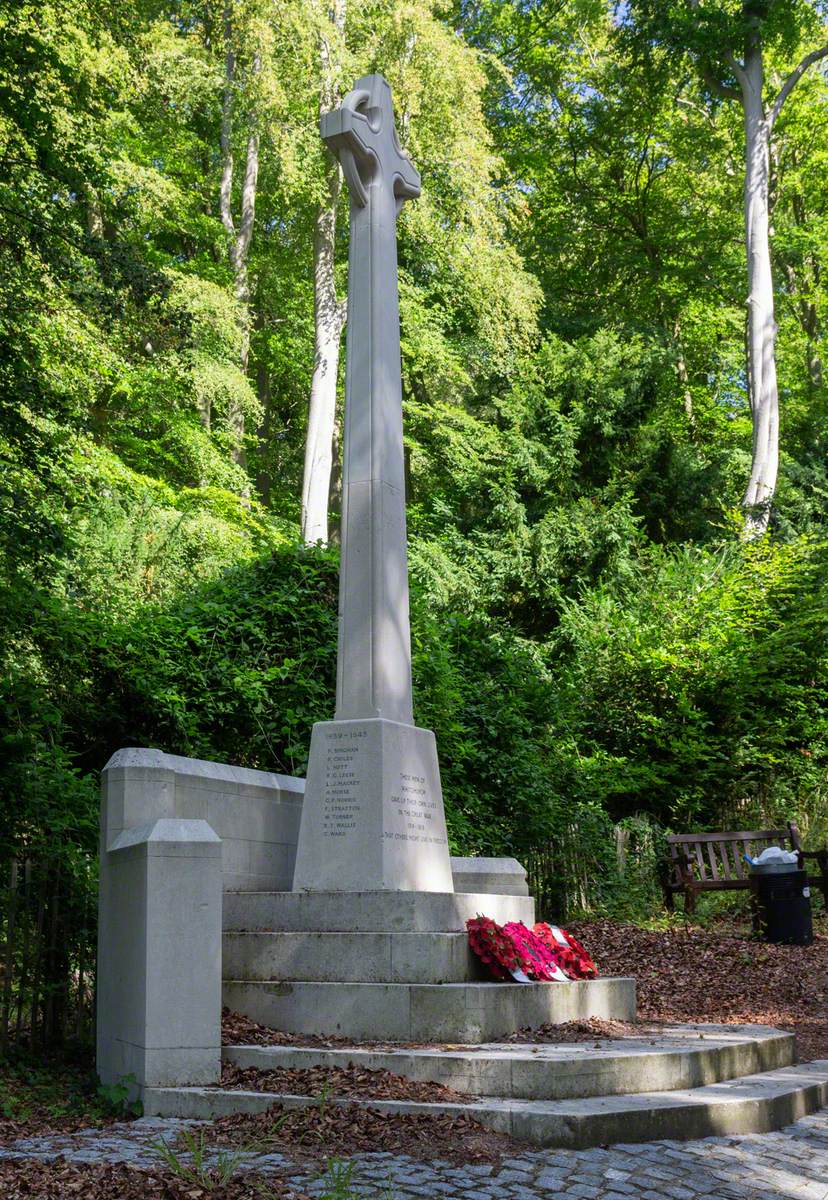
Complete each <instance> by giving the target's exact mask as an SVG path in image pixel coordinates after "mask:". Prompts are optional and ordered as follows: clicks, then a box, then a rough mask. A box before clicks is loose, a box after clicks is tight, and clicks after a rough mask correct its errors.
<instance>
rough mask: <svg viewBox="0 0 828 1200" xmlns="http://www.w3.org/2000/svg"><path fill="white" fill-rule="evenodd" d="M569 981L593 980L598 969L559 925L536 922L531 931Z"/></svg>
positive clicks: (574, 939)
mask: <svg viewBox="0 0 828 1200" xmlns="http://www.w3.org/2000/svg"><path fill="white" fill-rule="evenodd" d="M532 932H533V933H534V935H535V937H536V938H538V940H539V941H541V942H543V944H544V946H545V947H546V948H547V950H548V951H549V953H550V954H551V955H552V957H553V959H554V961H555V962H556V963H557V964H558V966H559V967H560V968H561V970H562V971H564V972H565V974H566V975H567V976H568V977H569V978H570V979H595V977H596V976H597V974H598V968H597V967H596V965H595V963H594V962H593V961H592V959H591V958H590V956H589V955H588V954H587V952H586V950H585V949H584V947H583V946H582V945H581V943H580V942H579V941H578V939H577V938H576V937H573V936H572V934H571V933H567V931H566V930H565V929H561V928H560V926H559V925H547V924H546V922H545V921H538V923H537V925H535V927H534V929H533V930H532Z"/></svg>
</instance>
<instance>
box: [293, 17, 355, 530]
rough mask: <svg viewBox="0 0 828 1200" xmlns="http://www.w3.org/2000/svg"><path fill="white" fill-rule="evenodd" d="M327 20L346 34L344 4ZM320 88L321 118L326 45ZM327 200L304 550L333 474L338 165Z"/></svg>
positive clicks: (332, 100) (340, 308)
mask: <svg viewBox="0 0 828 1200" xmlns="http://www.w3.org/2000/svg"><path fill="white" fill-rule="evenodd" d="M330 18H331V21H332V23H333V25H334V28H335V30H336V33H337V34H338V35H339V36H340V37H341V36H342V34H343V32H344V28H345V0H336V2H335V4H334V6H333V8H332V9H331V12H330ZM320 60H321V66H322V84H321V89H320V95H319V111H320V114H321V113H324V112H328V111H329V110H330V109H332V108H333V107H334V106H335V104H336V102H337V99H338V97H337V87H336V74H337V72H336V64H335V62H334V51H333V50H332V47H331V45H330V43H329V42H328V40H327V39H326V38H322V40H321V43H320ZM326 184H327V192H328V194H327V196H326V198H325V201H324V202H323V204H322V205H320V207H319V209H318V211H317V214H316V228H315V231H314V244H313V264H314V268H313V284H314V295H313V309H314V360H313V375H312V377H311V389H310V401H309V404H308V431H307V437H306V440H305V468H304V474H303V477H302V540H303V541H304V542H305V544H306V545H309V546H310V545H314V544H315V543H317V542H320V543H321V544H322V545H325V546H326V545H327V544H328V540H329V531H328V505H329V498H330V491H331V476H332V469H333V447H334V431H335V427H336V390H337V389H336V384H337V376H338V373H339V351H340V345H341V342H342V330H343V329H344V327H345V318H346V313H347V301H345V300H337V297H336V277H335V249H336V213H337V204H338V201H339V193H340V190H341V186H342V175H341V171H340V167H339V163H337V162H334V161H333V160H331V161H330V162H329V163H327V164H326Z"/></svg>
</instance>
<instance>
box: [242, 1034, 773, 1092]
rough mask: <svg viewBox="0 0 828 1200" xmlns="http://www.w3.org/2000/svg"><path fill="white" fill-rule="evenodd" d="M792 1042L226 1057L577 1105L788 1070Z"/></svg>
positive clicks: (252, 1051)
mask: <svg viewBox="0 0 828 1200" xmlns="http://www.w3.org/2000/svg"><path fill="white" fill-rule="evenodd" d="M794 1052H795V1050H794V1035H793V1034H792V1033H783V1032H780V1030H778V1029H772V1028H770V1027H767V1026H761V1025H673V1026H656V1027H652V1028H649V1029H648V1028H647V1027H646V1026H644V1027H642V1032H641V1033H640V1034H636V1035H631V1036H628V1037H624V1038H619V1039H615V1040H612V1041H606V1042H599V1043H595V1042H591V1041H590V1042H576V1043H571V1042H570V1043H558V1044H548V1043H541V1044H534V1043H529V1044H527V1043H518V1044H514V1043H511V1042H506V1043H502V1044H498V1043H496V1042H493V1043H489V1044H487V1045H482V1046H475V1047H474V1048H473V1049H468V1050H464V1049H462V1048H461V1047H459V1046H451V1047H446V1046H422V1047H402V1046H392V1045H388V1046H384V1047H376V1048H375V1047H366V1046H347V1047H343V1048H339V1047H337V1048H324V1047H317V1046H312V1047H311V1046H283V1045H277V1046H225V1047H224V1049H223V1051H222V1058H223V1060H224V1061H225V1062H229V1063H233V1064H234V1065H235V1066H237V1067H241V1068H248V1067H255V1068H256V1069H257V1070H259V1071H272V1070H276V1069H279V1068H287V1069H291V1070H295V1069H297V1068H298V1069H302V1068H311V1067H324V1068H332V1067H334V1068H335V1067H347V1066H349V1065H353V1066H355V1067H358V1068H359V1069H360V1070H367V1071H380V1070H385V1071H391V1072H393V1074H395V1075H403V1076H405V1077H406V1078H407V1079H413V1080H416V1081H417V1082H424V1081H428V1082H431V1083H440V1084H443V1085H444V1086H446V1087H451V1088H454V1089H455V1090H456V1091H458V1092H466V1093H470V1094H471V1095H474V1096H500V1097H503V1098H504V1099H509V1098H514V1099H519V1100H579V1099H585V1098H588V1097H593V1096H605V1097H606V1096H623V1095H633V1094H635V1093H638V1092H657V1091H671V1090H674V1089H679V1090H680V1089H690V1088H699V1087H706V1086H708V1085H710V1084H713V1083H721V1082H722V1081H723V1080H726V1079H736V1078H739V1077H740V1076H745V1075H755V1074H758V1073H761V1072H765V1071H774V1070H778V1069H780V1068H782V1067H789V1066H790V1065H791V1064H792V1063H793V1061H794Z"/></svg>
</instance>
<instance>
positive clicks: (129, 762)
mask: <svg viewBox="0 0 828 1200" xmlns="http://www.w3.org/2000/svg"><path fill="white" fill-rule="evenodd" d="M304 795H305V781H304V779H295V778H293V777H292V776H290V775H277V774H274V773H273V772H271V771H253V770H251V769H250V768H248V767H233V766H228V765H227V764H225V763H216V762H205V761H203V760H201V759H197V758H181V757H179V756H178V755H176V754H164V753H163V751H161V750H144V749H135V750H133V749H129V750H119V751H118V752H117V753H116V754H113V756H112V758H111V759H110V760H109V762H108V763H107V764H106V766H105V767H104V770H103V776H102V784H101V853H102V854H103V852H104V851H105V850H108V849H110V848H111V847H112V845H113V844H114V842H115V840H116V838H117V837H118V835H119V834H120V833H122V832H123V830H125V829H133V828H136V827H138V826H141V825H145V824H147V822H149V821H155V820H158V819H159V818H160V817H178V818H181V819H184V820H201V821H206V822H207V824H208V825H209V826H210V828H211V829H212V830H213V832H214V833H216V834H217V835H218V837H219V838H221V858H222V863H221V869H222V886H223V890H224V891H226V892H228V891H246V892H256V891H268V892H269V891H290V889H291V887H292V885H293V866H294V862H295V860H296V843H297V840H298V837H299V818H300V816H301V814H302V800H303V798H304Z"/></svg>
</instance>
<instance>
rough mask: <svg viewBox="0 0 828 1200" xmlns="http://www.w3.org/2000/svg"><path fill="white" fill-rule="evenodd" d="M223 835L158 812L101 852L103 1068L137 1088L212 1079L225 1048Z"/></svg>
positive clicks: (109, 1077)
mask: <svg viewBox="0 0 828 1200" xmlns="http://www.w3.org/2000/svg"><path fill="white" fill-rule="evenodd" d="M221 894H222V893H221V842H220V840H219V838H218V837H217V836H216V835H215V833H214V832H213V830H212V829H211V828H210V826H209V825H208V824H207V822H206V821H186V820H177V819H175V818H171V817H162V818H160V819H159V820H157V821H151V822H150V823H149V824H147V825H143V826H140V827H138V828H133V829H127V830H124V831H123V832H121V833H120V834H119V835H118V836H117V837H116V838H115V840H114V842H113V843H112V844H111V845H110V846H109V847H108V848H107V849H105V850H104V851H103V852H102V854H101V888H100V909H99V914H100V921H99V930H98V977H97V1004H98V1045H97V1070H98V1074H99V1076H100V1078H101V1081H102V1082H103V1083H105V1084H114V1083H117V1082H118V1081H119V1080H120V1079H123V1078H124V1077H125V1076H127V1077H130V1076H131V1077H132V1079H133V1081H134V1083H135V1086H136V1087H137V1088H143V1087H168V1086H172V1085H174V1084H178V1083H196V1082H198V1083H215V1082H217V1080H218V1078H219V1076H220V1073H221V1070H220V1052H221V1030H220V1011H221Z"/></svg>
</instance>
